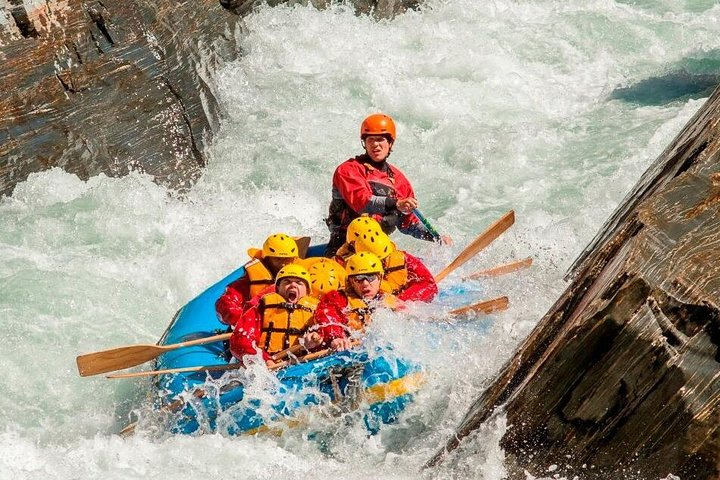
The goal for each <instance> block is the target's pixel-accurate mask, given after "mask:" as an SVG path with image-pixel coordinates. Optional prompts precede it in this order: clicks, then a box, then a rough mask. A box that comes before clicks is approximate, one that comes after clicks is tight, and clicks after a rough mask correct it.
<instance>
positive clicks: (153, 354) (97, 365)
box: [76, 333, 232, 377]
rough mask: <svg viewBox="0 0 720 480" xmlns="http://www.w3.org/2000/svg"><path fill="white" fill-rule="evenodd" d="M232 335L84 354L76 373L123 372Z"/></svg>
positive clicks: (79, 360)
mask: <svg viewBox="0 0 720 480" xmlns="http://www.w3.org/2000/svg"><path fill="white" fill-rule="evenodd" d="M231 335H232V333H223V334H220V335H214V336H212V337H205V338H199V339H197V340H190V341H187V342H181V343H175V344H171V345H149V344H146V345H128V346H126V347H117V348H111V349H109V350H103V351H101V352H93V353H86V354H85V355H80V356H78V357H77V359H76V361H77V366H78V372H80V376H81V377H87V376H90V375H98V374H100V373H106V372H112V371H115V370H123V369H125V368H130V367H134V366H136V365H140V364H141V363H145V362H147V361H150V360H153V359H155V358H157V357H159V356H160V355H161V354H163V353H165V352H169V351H171V350H175V349H177V348H182V347H190V346H193V345H203V344H206V343H212V342H221V341H223V340H227V339H229V338H230V336H231Z"/></svg>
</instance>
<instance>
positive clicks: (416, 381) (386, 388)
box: [243, 372, 425, 436]
mask: <svg viewBox="0 0 720 480" xmlns="http://www.w3.org/2000/svg"><path fill="white" fill-rule="evenodd" d="M423 383H425V374H424V373H422V372H416V373H412V374H410V375H405V376H404V377H402V378H398V379H395V380H392V381H391V382H388V383H382V384H377V385H373V386H372V387H369V388H367V389H365V393H364V396H363V399H364V400H366V401H367V403H368V404H369V405H373V404H375V403H379V402H387V401H388V400H392V399H394V398H397V397H400V396H402V395H407V394H408V393H413V392H416V391H417V390H419V389H420V386H421V385H422V384H423ZM308 407H311V406H310V405H309V406H308ZM280 422H281V423H283V424H284V425H285V428H288V427H289V428H297V427H299V426H301V425H305V424H307V423H308V422H307V419H304V418H302V417H295V418H293V417H287V418H285V419H283V420H280ZM285 428H281V427H268V426H267V425H261V426H259V427H257V428H253V429H252V430H247V431H245V432H243V433H244V434H245V435H257V434H260V433H267V434H270V435H275V436H281V435H282V434H283V432H284V429H285Z"/></svg>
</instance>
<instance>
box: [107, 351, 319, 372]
mask: <svg viewBox="0 0 720 480" xmlns="http://www.w3.org/2000/svg"><path fill="white" fill-rule="evenodd" d="M290 350H292V348H288V349H287V350H283V351H282V352H278V353H277V354H276V355H277V356H278V358H283V357H281V354H283V353H285V352H287V353H285V356H287V355H288V354H289V353H291V352H289V351H290ZM331 351H332V349H330V348H326V349H324V350H319V351H317V352H313V353H308V354H307V355H305V356H302V357H299V358H298V361H300V362H309V361H310V360H315V359H318V358H320V357H324V356H325V355H327V354H329V353H330V352H331ZM291 363H292V362H289V361H286V362H280V363H277V364H275V365H274V366H273V367H271V370H277V369H279V368H283V367H286V366H288V365H290V364H291ZM239 368H244V365H243V364H242V363H230V364H226V365H201V366H197V367H181V368H167V369H165V370H151V371H148V372H130V373H116V374H113V375H106V376H105V378H113V379H114V378H134V377H149V376H154V375H164V374H169V373H188V372H217V371H223V370H237V369H239Z"/></svg>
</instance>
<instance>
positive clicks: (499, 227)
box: [435, 210, 515, 282]
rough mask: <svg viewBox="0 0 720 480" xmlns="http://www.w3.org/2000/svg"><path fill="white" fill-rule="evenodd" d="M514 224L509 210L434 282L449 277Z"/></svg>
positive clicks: (513, 215)
mask: <svg viewBox="0 0 720 480" xmlns="http://www.w3.org/2000/svg"><path fill="white" fill-rule="evenodd" d="M513 223H515V212H514V211H513V210H510V211H509V212H507V213H506V214H505V215H503V216H502V217H500V218H499V219H498V220H496V221H495V223H493V224H492V225H490V227H488V229H487V230H485V231H484V232H483V233H481V234H480V235H479V236H478V237H477V238H476V239H475V240H473V242H472V243H471V244H470V245H468V246H467V247H465V250H463V251H462V252H460V255H458V256H457V257H456V258H455V260H453V261H452V262H451V263H450V265H448V266H447V267H445V268H444V269H443V271H442V272H440V273H438V274H437V275H435V281H436V282H440V281H441V280H442V279H444V278H445V277H447V276H448V275H450V273H452V272H453V271H454V270H455V269H456V268H458V267H459V266H461V265H462V264H463V263H465V262H467V261H468V260H470V259H471V258H472V257H474V256H475V255H476V254H477V253H478V252H479V251H480V250H482V249H483V248H485V247H487V246H488V245H490V244H491V243H492V242H493V240H495V239H496V238H498V237H499V236H500V235H501V234H502V233H503V232H504V231H505V230H507V229H508V228H510V227H511V226H512V224H513Z"/></svg>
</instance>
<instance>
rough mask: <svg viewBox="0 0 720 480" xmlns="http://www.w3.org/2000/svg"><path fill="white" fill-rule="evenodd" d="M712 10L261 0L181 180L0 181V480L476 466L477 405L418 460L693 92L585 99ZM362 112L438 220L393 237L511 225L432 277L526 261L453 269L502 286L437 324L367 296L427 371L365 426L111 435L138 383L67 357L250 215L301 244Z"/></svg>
mask: <svg viewBox="0 0 720 480" xmlns="http://www.w3.org/2000/svg"><path fill="white" fill-rule="evenodd" d="M713 3H714V2H710V1H706V2H685V1H679V0H666V1H663V2H627V3H625V2H612V1H608V0H597V1H588V2H559V1H547V2H541V1H535V2H516V1H509V0H497V1H492V2H479V1H477V0H454V1H450V0H447V1H428V2H427V3H426V6H425V7H424V8H423V9H422V10H421V11H419V12H410V13H407V14H405V15H402V16H400V17H398V18H396V19H395V20H393V21H381V22H375V21H373V20H371V19H370V18H367V17H355V16H354V15H353V13H352V12H351V11H350V10H349V9H347V8H343V7H335V8H331V9H328V10H325V11H317V10H314V9H311V8H305V7H295V8H274V9H270V8H261V9H260V10H258V11H257V13H255V14H253V15H251V16H249V17H248V18H247V19H246V21H247V28H248V33H247V35H246V36H245V37H243V38H238V42H239V43H240V44H241V45H242V48H243V50H244V51H245V52H246V55H245V56H244V58H243V59H242V60H240V61H238V62H236V63H234V64H231V65H228V66H227V67H226V68H225V69H224V70H222V71H221V72H220V73H219V75H218V77H217V78H216V81H217V83H218V86H219V89H220V91H221V94H222V98H221V102H222V104H223V105H224V107H225V109H226V110H227V113H228V116H227V118H226V120H225V123H224V126H223V129H222V131H221V133H220V135H219V136H218V137H217V139H216V142H215V144H214V145H213V146H212V147H211V151H210V152H209V153H210V156H211V162H210V164H209V167H208V169H207V172H206V173H205V175H204V176H203V178H202V179H201V180H200V182H199V183H198V184H197V185H196V186H195V187H194V188H193V189H192V190H191V191H190V192H189V193H188V194H187V195H186V196H184V197H180V196H177V195H174V194H171V193H169V192H168V191H166V190H165V189H163V188H161V187H158V186H156V185H155V184H153V183H152V182H151V179H150V178H148V177H146V176H143V175H139V174H135V175H131V176H129V177H126V178H122V179H110V178H106V177H104V176H100V177H95V178H92V179H90V180H89V181H87V182H82V181H80V180H78V179H77V178H76V177H74V176H72V175H68V174H66V173H64V172H62V171H60V170H52V171H48V172H45V173H42V174H39V175H32V176H31V178H30V179H29V180H28V181H27V182H24V183H22V184H20V185H18V186H17V188H16V189H15V191H14V193H13V194H12V196H10V197H5V198H2V199H0V313H1V314H2V325H3V328H2V333H0V339H1V346H2V350H1V351H0V358H2V366H3V369H2V372H3V373H2V385H3V387H4V395H2V396H1V397H0V415H1V417H0V419H1V420H2V427H0V478H2V479H9V478H13V479H18V478H23V479H25V478H28V479H35V478H37V479H49V478H51V479H54V478H58V479H75V478H103V479H116V478H117V479H125V478H188V479H189V478H212V479H215V478H319V479H325V478H327V479H335V478H338V477H342V478H348V479H355V478H358V479H361V478H362V479H365V478H388V477H392V478H408V479H409V478H417V477H418V475H422V476H424V477H426V478H482V479H497V478H502V477H503V473H504V470H503V466H502V459H503V452H502V450H501V449H500V448H499V446H498V439H499V438H500V436H501V435H502V434H503V432H504V429H505V425H504V423H503V419H502V418H498V419H497V420H496V421H494V422H493V423H492V424H490V425H488V426H486V428H484V429H483V431H482V433H481V434H480V435H479V436H477V437H476V438H474V439H473V440H472V442H473V444H472V445H470V447H471V448H469V449H468V451H471V452H473V454H472V455H470V454H467V453H466V454H463V455H462V456H460V457H459V458H456V459H454V461H452V462H449V463H447V464H445V465H444V466H442V467H440V468H437V469H435V470H431V471H425V472H423V473H418V470H419V469H420V467H421V466H422V464H423V463H424V462H425V461H426V460H427V459H428V458H429V457H430V456H431V455H432V454H433V453H434V452H435V451H436V450H437V449H438V448H439V447H440V446H441V445H443V444H444V442H445V441H446V439H447V438H448V436H449V435H450V434H451V433H452V431H453V428H454V427H455V426H456V425H457V423H458V422H459V421H460V420H461V418H462V416H463V415H464V413H465V412H466V410H467V408H468V406H469V404H470V403H471V401H472V399H473V398H474V397H475V396H477V395H478V393H479V392H480V391H481V389H482V388H483V386H484V385H486V384H487V382H489V381H490V379H491V378H492V375H493V373H494V372H496V371H497V370H498V369H499V368H500V367H501V366H502V364H503V363H504V362H505V361H506V360H507V359H508V358H510V356H511V354H512V352H513V350H514V348H516V347H517V346H518V344H519V343H520V342H521V341H522V340H523V339H524V338H525V337H526V336H527V334H528V333H529V332H530V330H531V329H532V327H533V326H534V325H535V324H536V323H537V322H538V320H539V319H540V318H541V317H542V315H543V314H544V312H545V311H546V310H547V309H548V307H549V306H550V305H551V304H552V302H553V301H554V300H555V298H557V296H558V295H559V293H560V292H562V290H563V288H564V283H563V281H562V276H563V274H564V273H565V271H566V269H567V268H568V267H569V265H570V263H571V262H572V260H573V259H574V258H575V257H576V256H577V254H578V253H579V252H580V251H581V250H582V248H583V247H584V246H585V245H586V244H587V243H588V242H589V241H590V240H591V239H592V237H593V236H594V235H595V233H596V232H597V231H598V229H599V228H600V227H601V225H602V223H603V222H604V220H605V219H606V218H607V216H608V215H609V214H610V213H611V212H612V211H613V209H614V208H615V207H616V206H617V205H618V203H619V202H621V201H622V199H623V197H624V195H626V194H627V192H628V191H629V190H630V189H631V187H632V186H633V185H634V184H635V182H636V181H637V180H638V178H639V177H640V175H641V174H642V172H643V171H644V170H645V168H647V166H648V165H649V164H650V163H651V162H652V161H653V160H654V159H655V158H656V157H657V156H658V155H659V154H660V153H661V151H662V150H663V148H664V147H665V146H667V144H668V143H669V142H670V141H671V140H672V138H673V137H674V136H675V135H676V134H677V133H678V132H679V131H680V129H681V128H682V126H683V125H684V124H685V123H686V122H687V121H688V120H689V119H690V118H691V116H692V115H693V114H694V113H695V112H696V111H697V109H698V108H699V107H700V106H701V104H702V101H703V100H702V99H692V98H690V96H689V95H685V96H683V95H684V93H683V92H682V89H680V92H679V93H674V96H673V97H672V98H670V99H668V98H667V95H665V96H664V103H662V104H652V102H645V103H642V104H640V103H633V102H630V101H627V98H629V97H628V96H627V95H626V96H621V97H617V98H625V99H626V100H611V98H612V97H613V92H614V91H616V89H618V88H619V87H624V88H629V89H632V88H636V90H634V92H635V93H639V94H643V93H648V92H642V91H640V92H638V89H642V88H643V87H642V84H641V82H642V81H643V80H646V79H649V78H668V77H669V76H672V75H673V74H674V72H677V70H678V69H682V68H683V67H687V66H688V65H693V66H694V68H696V72H699V73H707V70H708V69H709V70H712V69H713V68H715V69H716V70H717V64H718V61H717V58H718V54H717V51H715V50H713V49H714V48H715V47H717V38H718V33H719V32H718V30H720V22H719V20H720V8H718V7H717V6H713ZM703 69H704V70H703ZM686 70H687V69H686ZM692 73H693V72H692V71H690V74H692ZM711 73H713V72H711ZM714 73H717V71H714ZM626 91H627V90H626ZM650 93H653V92H650ZM687 93H694V94H695V96H696V97H697V96H703V95H700V94H698V93H697V92H691V91H690V89H688V92H687ZM704 95H707V93H704ZM637 98H657V97H653V96H652V95H650V96H648V95H645V97H643V96H642V95H639V96H638V97H637ZM377 110H382V111H385V112H387V113H389V114H391V115H393V116H394V117H395V119H396V120H397V122H398V130H399V132H398V141H397V144H396V147H395V149H394V152H393V154H392V157H391V159H392V161H393V162H394V163H396V164H397V165H398V166H399V167H400V168H402V169H403V170H404V171H405V172H406V173H407V175H408V176H409V177H410V179H411V181H412V182H413V184H414V187H415V190H416V193H417V196H418V198H419V201H420V205H421V210H422V211H423V212H424V213H425V215H426V216H427V217H429V219H430V220H431V221H432V222H433V223H434V225H435V227H436V228H437V229H438V230H440V231H441V232H443V233H447V234H450V235H451V236H452V237H453V238H454V239H455V242H456V246H455V247H453V248H445V247H439V246H435V245H431V244H428V243H424V242H420V241H416V240H413V239H409V238H403V237H402V236H396V237H395V240H396V241H398V242H399V244H400V245H401V246H402V247H404V248H406V249H408V250H410V251H411V252H414V253H416V254H418V255H420V256H422V257H423V258H424V259H425V260H426V262H427V263H428V264H429V266H430V267H431V269H432V270H433V271H439V270H440V269H441V268H442V267H443V266H445V265H446V264H447V263H448V262H449V261H450V260H452V258H454V256H455V255H456V254H457V253H458V252H459V251H460V249H461V248H462V247H463V246H464V245H466V244H467V243H468V242H469V241H470V240H471V239H472V238H473V237H474V236H475V235H477V234H478V233H479V232H481V231H482V230H483V229H484V228H485V227H486V226H487V225H489V224H490V223H491V222H492V221H493V220H494V219H496V218H497V217H498V216H499V215H500V214H502V213H503V212H505V211H507V210H509V209H515V211H516V214H517V222H516V225H515V226H514V227H513V228H512V229H511V230H510V231H508V232H507V233H506V234H505V235H504V236H503V237H501V239H500V240H498V241H497V242H496V243H495V244H493V245H492V246H491V247H490V248H488V249H487V250H486V251H485V252H483V253H481V254H480V255H478V256H477V258H475V259H473V260H472V261H471V262H469V263H468V264H467V265H466V266H465V267H463V268H462V269H461V270H460V271H459V272H458V273H456V274H455V275H454V276H452V277H451V278H449V279H447V280H445V284H446V286H445V288H446V289H447V288H449V286H451V285H458V284H460V282H461V280H460V277H461V275H462V274H467V273H470V272H473V271H475V270H478V269H481V268H487V267H491V266H495V265H497V264H500V263H504V262H507V261H510V260H513V259H519V258H523V257H525V256H529V255H530V256H532V257H533V258H534V261H535V263H534V266H533V267H532V268H530V269H528V270H525V271H523V272H519V273H516V274H514V275H509V276H506V277H501V278H497V279H493V280H488V281H484V282H481V283H479V282H471V283H467V284H466V288H467V289H468V291H469V293H468V294H466V295H465V297H464V298H463V301H470V300H475V299H478V300H479V299H483V298H491V297H495V296H499V295H508V296H509V297H510V301H511V308H510V309H509V310H508V311H506V312H504V313H502V314H499V315H495V316H492V317H487V318H484V319H474V320H473V319H470V320H464V321H463V320H453V321H452V322H453V323H452V324H448V323H445V322H444V321H442V319H444V318H445V317H444V316H443V314H442V312H443V311H445V310H447V306H448V305H450V304H453V302H457V299H454V298H452V297H449V296H445V297H444V298H443V299H442V301H441V303H440V304H439V305H432V306H422V307H421V306H416V307H415V308H414V309H413V310H412V312H411V314H410V315H408V316H406V317H403V316H397V315H393V314H383V315H381V316H380V317H379V318H378V319H377V322H376V323H375V324H374V326H373V329H372V332H371V333H372V335H374V336H376V337H377V338H381V339H384V340H387V341H390V342H392V343H394V344H395V345H396V349H397V351H398V352H399V353H401V354H402V355H404V356H406V357H409V358H411V359H413V360H416V361H419V362H421V363H423V364H424V365H425V367H426V372H427V378H428V382H427V384H426V385H425V388H423V390H422V391H421V392H420V393H419V394H418V395H417V398H416V401H415V403H414V404H413V405H411V407H410V408H409V409H408V410H407V411H406V412H405V415H404V416H403V417H402V419H401V421H400V422H399V423H398V424H396V425H392V426H386V427H384V428H383V430H382V431H381V433H380V434H379V435H377V436H375V437H371V438H367V436H366V435H365V433H364V431H363V429H362V427H361V426H360V425H359V424H357V423H350V424H349V425H347V424H345V422H343V421H342V420H337V419H328V418H323V417H320V416H318V417H317V418H314V419H311V420H310V421H311V422H314V427H315V428H318V429H322V428H325V434H324V439H323V442H322V445H320V442H318V441H310V440H307V439H306V438H305V437H304V435H303V432H302V431H291V432H289V433H288V434H287V435H285V436H283V437H280V438H278V437H241V438H233V437H226V436H222V435H205V436H202V437H197V438H194V437H184V436H172V435H169V434H167V433H163V432H161V431H160V432H158V431H156V430H153V429H150V428H146V429H143V428H140V429H139V432H138V434H136V435H135V436H133V437H130V438H127V439H122V438H120V437H118V436H117V435H116V432H117V431H118V430H119V429H120V428H121V427H122V426H123V425H125V424H126V423H127V421H128V415H129V412H130V411H131V410H132V409H134V408H137V407H140V406H142V405H144V404H146V402H145V398H146V395H147V394H148V392H149V382H148V381H143V380H123V381H110V380H106V379H103V378H96V377H93V378H80V377H79V376H78V375H77V371H76V367H75V362H74V358H75V356H76V355H78V354H80V353H85V352H90V351H95V350H101V349H104V348H108V347H111V346H117V345H129V344H134V343H148V342H149V343H152V342H154V341H156V340H157V339H158V338H159V336H160V335H161V334H162V332H163V331H164V329H165V327H166V326H167V324H168V322H169V321H170V319H171V318H172V316H173V314H174V313H175V311H176V310H177V309H178V308H179V307H181V306H182V305H183V304H184V303H186V302H187V301H188V300H190V299H191V298H193V297H194V296H195V295H197V294H198V293H199V292H200V291H202V290H203V288H204V287H206V286H208V285H210V284H211V283H214V282H215V281H217V280H218V279H219V278H221V277H222V276H223V275H225V274H226V273H228V272H229V271H231V270H233V269H234V268H236V267H237V266H238V265H240V264H241V263H242V262H244V261H245V260H246V258H247V257H246V254H245V251H246V249H247V248H248V247H250V246H257V245H258V244H260V243H261V242H262V240H263V238H264V237H265V236H266V235H267V234H269V233H273V232H275V231H286V232H289V233H293V234H301V233H302V234H310V235H312V236H313V237H314V238H315V239H316V240H317V241H323V240H325V239H326V235H327V232H326V229H325V226H324V224H323V222H322V217H323V215H324V213H325V211H326V208H327V203H328V200H329V196H330V192H329V188H330V178H331V175H332V171H333V169H334V168H335V166H336V165H337V164H338V163H339V162H340V161H342V160H345V159H346V158H348V157H350V156H352V155H355V154H357V153H358V152H359V151H360V145H359V141H358V138H357V130H358V124H359V121H360V120H361V119H362V118H363V116H364V115H366V114H368V113H371V112H374V111H377ZM432 319H434V320H432ZM548 475H550V474H548Z"/></svg>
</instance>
